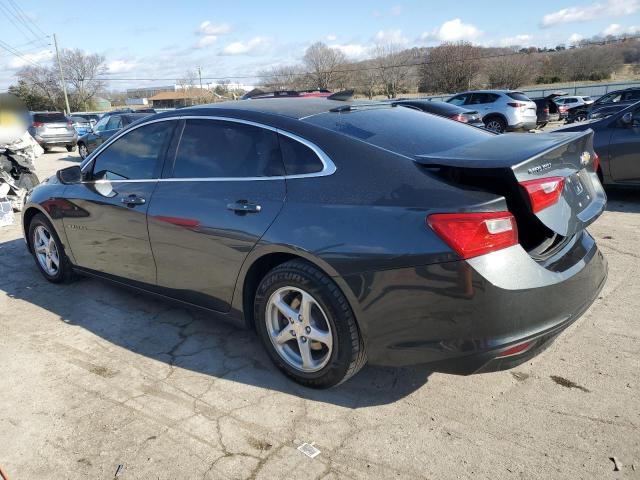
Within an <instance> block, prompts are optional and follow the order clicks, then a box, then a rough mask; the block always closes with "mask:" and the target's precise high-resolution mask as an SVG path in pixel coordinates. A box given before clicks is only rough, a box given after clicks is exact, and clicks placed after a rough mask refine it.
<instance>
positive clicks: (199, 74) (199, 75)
mask: <svg viewBox="0 0 640 480" xmlns="http://www.w3.org/2000/svg"><path fill="white" fill-rule="evenodd" d="M198 77H200V93H202V68H200V65H198Z"/></svg>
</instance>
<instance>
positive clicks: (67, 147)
mask: <svg viewBox="0 0 640 480" xmlns="http://www.w3.org/2000/svg"><path fill="white" fill-rule="evenodd" d="M66 149H67V152H75V151H76V146H75V145H66Z"/></svg>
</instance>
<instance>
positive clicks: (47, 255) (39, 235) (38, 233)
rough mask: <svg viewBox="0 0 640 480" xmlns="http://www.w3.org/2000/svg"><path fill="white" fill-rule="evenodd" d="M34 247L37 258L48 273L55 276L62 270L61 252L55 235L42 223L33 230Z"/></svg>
mask: <svg viewBox="0 0 640 480" xmlns="http://www.w3.org/2000/svg"><path fill="white" fill-rule="evenodd" d="M33 249H34V251H35V252H36V258H37V259H38V263H39V264H40V266H41V267H42V269H43V270H44V271H45V272H46V273H47V275H50V276H52V277H53V276H55V275H57V274H58V272H59V271H60V254H59V252H58V246H57V244H56V241H55V239H54V238H53V235H51V232H49V230H47V229H46V228H45V227H43V226H42V225H38V226H37V227H36V228H35V230H34V231H33Z"/></svg>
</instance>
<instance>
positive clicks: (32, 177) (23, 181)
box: [16, 173, 40, 190]
mask: <svg viewBox="0 0 640 480" xmlns="http://www.w3.org/2000/svg"><path fill="white" fill-rule="evenodd" d="M39 183H40V180H38V176H37V175H36V174H35V173H22V174H20V177H19V178H18V180H17V181H16V185H17V186H18V187H20V188H25V189H27V190H31V189H32V188H33V187H35V186H36V185H38V184H39Z"/></svg>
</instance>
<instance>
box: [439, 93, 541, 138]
mask: <svg viewBox="0 0 640 480" xmlns="http://www.w3.org/2000/svg"><path fill="white" fill-rule="evenodd" d="M447 102H448V103H451V104H453V105H458V106H461V107H465V108H471V109H473V110H478V111H479V112H480V114H481V115H482V120H483V121H484V125H485V127H486V128H487V129H488V130H492V131H494V132H497V133H503V132H506V131H513V130H532V129H534V128H536V121H537V115H536V104H535V103H534V102H532V101H531V99H530V98H529V97H527V96H526V95H525V94H524V93H522V92H514V91H511V90H475V91H473V92H465V93H460V94H458V95H454V96H453V97H451V98H450V99H448V100H447Z"/></svg>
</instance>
